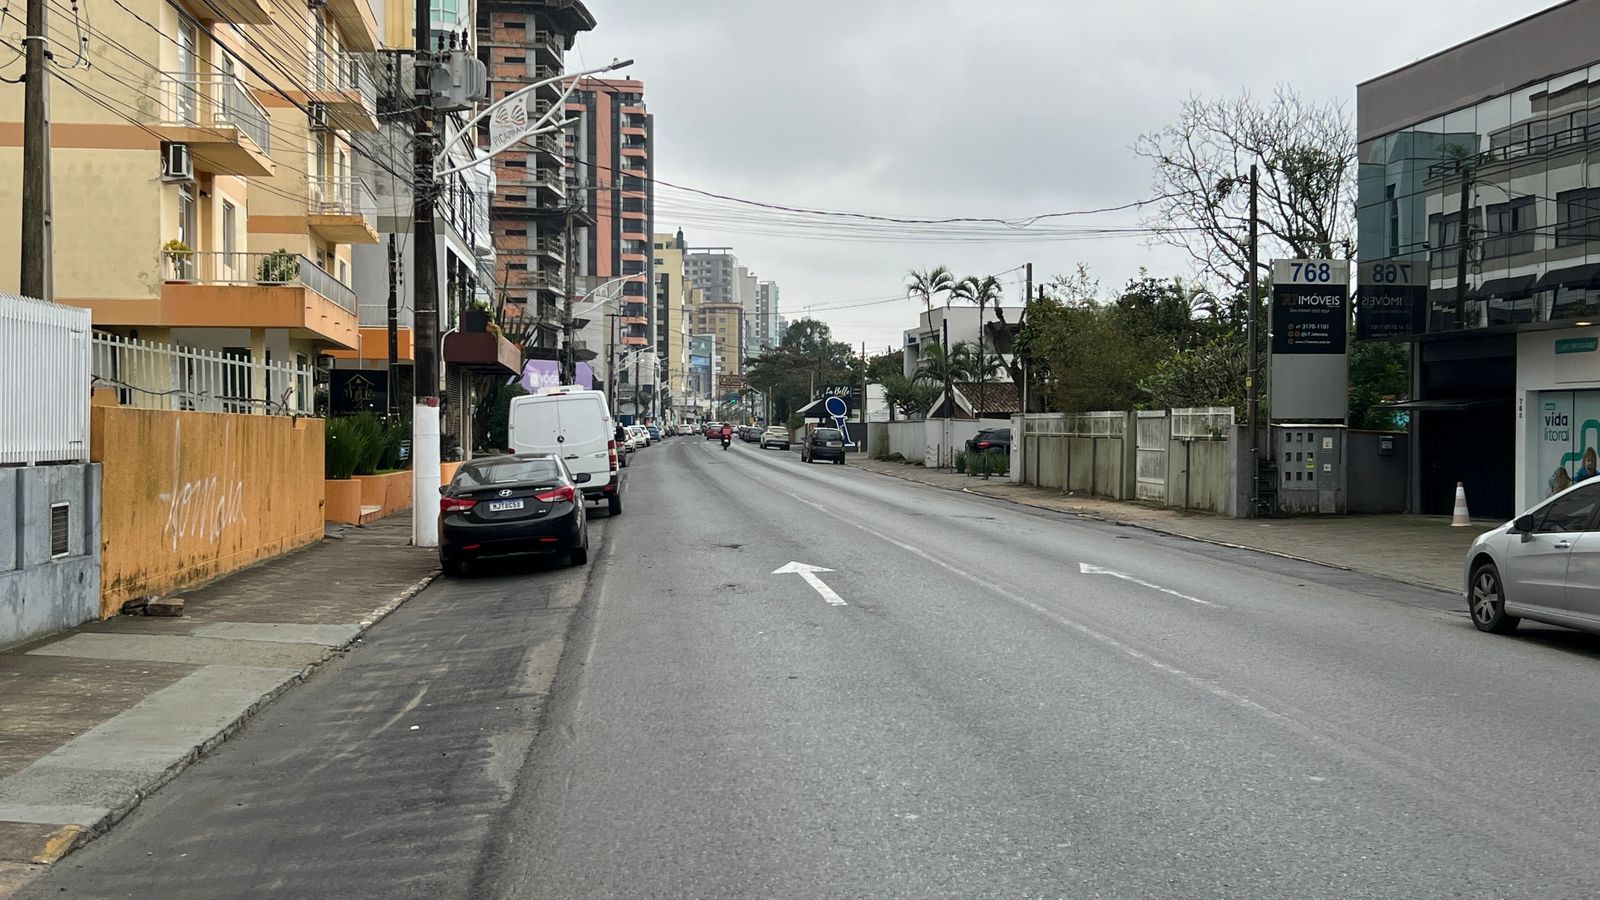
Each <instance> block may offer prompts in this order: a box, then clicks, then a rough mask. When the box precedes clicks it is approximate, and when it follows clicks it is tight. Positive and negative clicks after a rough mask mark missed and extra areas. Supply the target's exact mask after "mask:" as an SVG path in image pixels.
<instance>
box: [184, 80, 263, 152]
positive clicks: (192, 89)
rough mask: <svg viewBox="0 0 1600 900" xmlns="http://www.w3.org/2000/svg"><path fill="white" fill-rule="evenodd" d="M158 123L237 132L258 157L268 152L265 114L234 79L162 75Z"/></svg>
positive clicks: (260, 106)
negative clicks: (247, 139) (245, 139)
mask: <svg viewBox="0 0 1600 900" xmlns="http://www.w3.org/2000/svg"><path fill="white" fill-rule="evenodd" d="M160 77H161V112H160V116H161V122H162V123H164V124H170V125H188V126H191V127H195V128H215V127H217V126H219V125H220V126H225V127H232V128H237V129H239V132H240V133H241V134H243V135H244V136H246V137H248V138H249V139H250V140H251V142H252V143H254V144H255V145H256V146H257V147H259V148H260V149H261V152H262V153H271V152H272V146H271V144H272V129H271V127H270V125H269V121H270V120H269V119H268V118H267V110H266V108H265V107H263V106H262V105H261V104H260V102H258V101H257V100H256V98H255V97H254V96H253V95H251V93H250V91H248V90H246V89H245V86H244V84H243V83H242V82H240V81H239V79H238V78H235V77H233V76H231V75H206V76H200V75H189V74H186V73H182V72H162V73H161V75H160Z"/></svg>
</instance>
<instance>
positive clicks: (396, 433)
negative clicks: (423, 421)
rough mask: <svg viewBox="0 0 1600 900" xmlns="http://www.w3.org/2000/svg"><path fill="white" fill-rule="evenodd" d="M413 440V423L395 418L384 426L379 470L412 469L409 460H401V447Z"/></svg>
mask: <svg viewBox="0 0 1600 900" xmlns="http://www.w3.org/2000/svg"><path fill="white" fill-rule="evenodd" d="M410 439H411V423H410V422H407V421H406V420H404V419H402V418H400V417H399V416H395V417H393V418H391V419H390V420H389V421H388V422H387V423H386V424H385V425H384V426H383V435H382V448H383V452H382V453H380V454H379V456H378V468H379V469H382V470H384V471H389V470H391V469H408V468H410V467H411V460H410V459H409V458H407V459H405V460H402V459H400V445H401V444H403V443H405V442H406V441H408V440H410Z"/></svg>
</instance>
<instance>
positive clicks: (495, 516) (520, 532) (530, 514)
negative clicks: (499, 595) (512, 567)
mask: <svg viewBox="0 0 1600 900" xmlns="http://www.w3.org/2000/svg"><path fill="white" fill-rule="evenodd" d="M588 480H589V475H588V473H586V472H580V473H578V474H577V475H573V474H572V473H571V472H570V471H568V469H567V466H566V463H564V462H562V460H561V458H560V457H559V456H553V455H551V454H548V453H523V454H517V455H513V456H490V457H485V458H483V459H474V460H471V461H469V462H466V463H463V464H462V465H461V468H460V469H458V470H457V471H456V475H455V477H454V478H452V479H451V480H450V483H449V484H447V485H445V486H444V487H441V488H440V489H439V494H440V497H439V565H440V567H441V568H442V569H444V571H445V574H447V575H459V574H461V572H462V571H463V569H464V567H465V566H466V564H467V563H468V562H469V561H471V560H475V559H482V558H484V557H488V556H513V555H519V554H525V553H527V554H554V553H565V554H566V555H567V560H568V561H569V562H570V563H571V564H572V565H575V566H581V565H583V564H584V563H587V562H588V561H589V527H588V517H587V515H586V514H585V512H584V506H583V494H582V493H581V491H580V490H579V487H578V486H579V485H581V484H583V483H584V482H586V481H588Z"/></svg>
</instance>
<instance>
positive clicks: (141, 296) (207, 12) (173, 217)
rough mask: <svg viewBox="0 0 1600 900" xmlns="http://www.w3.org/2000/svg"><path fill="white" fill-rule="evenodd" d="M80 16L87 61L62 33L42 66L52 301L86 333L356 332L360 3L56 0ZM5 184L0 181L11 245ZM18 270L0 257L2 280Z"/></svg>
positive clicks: (364, 198) (365, 43)
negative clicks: (85, 13) (95, 1)
mask: <svg viewBox="0 0 1600 900" xmlns="http://www.w3.org/2000/svg"><path fill="white" fill-rule="evenodd" d="M80 26H81V29H82V32H81V33H83V35H84V37H85V38H86V43H85V48H86V56H85V57H84V62H85V65H77V64H76V63H77V59H76V58H75V54H74V52H73V51H70V50H66V47H67V46H70V45H63V46H62V48H60V49H62V50H63V51H64V52H65V55H64V56H63V55H62V53H60V52H58V53H57V54H56V60H55V66H54V69H53V71H54V73H55V74H56V75H57V81H56V83H55V84H54V85H53V86H52V98H51V118H52V137H53V141H52V143H53V151H52V166H53V173H52V174H53V179H52V181H53V214H54V215H53V228H54V235H53V242H54V260H53V262H54V266H53V271H54V294H55V296H54V299H55V300H56V301H57V302H60V303H66V304H71V305H76V306H82V307H88V308H89V309H91V310H92V312H93V322H94V325H95V327H96V328H97V329H100V330H104V331H110V332H116V333H121V334H125V335H137V336H138V337H140V338H144V339H147V340H158V341H168V342H171V343H173V344H176V345H179V346H187V347H195V348H202V349H208V350H218V351H222V352H224V353H226V354H228V355H231V356H235V357H239V358H247V359H250V360H252V361H255V362H268V361H270V362H286V361H287V362H298V363H305V364H310V363H313V362H314V361H315V359H316V358H317V357H318V356H319V355H321V354H322V353H323V352H325V351H327V350H329V349H333V348H347V347H353V346H355V345H356V342H357V340H358V336H357V308H358V298H357V296H356V293H355V291H354V290H353V288H352V287H351V283H350V282H351V278H350V251H351V247H352V246H353V245H359V244H364V243H372V242H375V241H376V240H377V234H376V230H375V227H374V222H373V216H374V214H375V208H374V204H373V201H372V198H371V194H370V191H369V190H368V189H367V187H366V185H364V184H363V183H362V182H361V181H360V179H358V178H357V177H356V174H355V171H356V167H355V165H354V163H353V158H354V153H355V151H354V148H353V144H352V141H351V137H352V135H353V134H356V133H360V132H364V131H370V130H373V129H375V128H376V127H377V118H376V105H375V103H376V91H375V87H374V84H375V80H376V79H375V72H374V62H373V61H374V59H375V53H376V51H378V50H379V49H380V47H381V42H380V38H379V34H378V31H377V24H376V16H375V14H374V11H373V8H372V6H371V5H370V4H369V2H368V0H327V2H326V3H321V4H314V5H309V6H308V5H307V4H305V3H302V2H293V0H180V2H168V0H126V2H122V3H118V4H116V5H115V6H110V7H106V8H104V10H103V11H101V12H99V13H98V14H97V15H95V16H94V17H93V20H92V22H91V21H88V20H85V21H84V22H82V23H77V22H74V21H73V19H72V16H71V15H69V14H63V13H62V11H61V8H59V7H57V8H56V9H55V10H54V13H53V20H52V22H51V27H52V29H54V33H55V34H76V33H79V32H78V31H77V30H75V29H77V28H79V27H80ZM91 61H92V64H88V63H90V62H91ZM21 108H22V89H21V87H20V86H16V87H12V86H4V88H3V89H0V121H3V122H5V123H7V126H8V127H5V128H3V129H0V134H4V135H9V136H10V137H7V138H0V154H3V155H4V156H5V157H6V158H7V160H8V161H9V162H10V163H11V164H12V166H13V171H15V166H16V165H17V164H18V163H19V162H20V156H21V152H20V148H19V146H18V144H19V143H20V135H21V129H20V127H19V125H20V122H21V120H22V115H21ZM17 184H18V183H17V182H16V181H7V182H6V183H5V184H4V185H0V196H4V197H5V202H4V203H0V207H3V212H0V235H5V237H3V238H0V240H8V241H10V242H11V243H12V246H15V245H16V242H17V231H18V228H19V221H18V217H17V210H18V207H19V197H18V195H17ZM16 271H17V263H16V259H15V258H14V257H0V278H3V281H0V284H9V285H12V286H14V285H15V284H16V278H17V275H16ZM8 289H9V288H8ZM242 388H243V389H248V390H249V391H250V392H251V393H250V396H251V397H252V398H255V399H263V398H264V396H265V393H266V391H267V386H266V385H264V384H252V385H248V386H242ZM152 389H154V388H152ZM234 389H235V390H237V389H240V388H238V387H236V388H234Z"/></svg>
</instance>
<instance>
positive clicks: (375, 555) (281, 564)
mask: <svg viewBox="0 0 1600 900" xmlns="http://www.w3.org/2000/svg"><path fill="white" fill-rule="evenodd" d="M410 538H411V520H410V515H409V513H404V514H401V515H397V516H393V517H391V518H388V519H385V520H383V521H381V522H377V523H374V524H372V525H369V526H367V527H365V528H341V529H339V530H338V531H334V532H330V537H329V539H326V540H323V541H322V542H320V543H318V544H315V545H313V546H310V547H307V548H305V549H302V550H298V551H296V552H294V553H291V554H288V555H286V556H283V557H279V558H277V559H274V560H270V561H268V562H265V563H262V564H260V565H258V566H255V567H253V568H250V569H247V570H245V571H242V572H237V573H235V574H233V575H229V576H227V577H225V578H222V579H219V580H217V581H215V582H213V583H211V584H209V585H206V586H205V587H202V588H198V589H195V590H191V591H185V592H182V594H181V596H182V597H183V598H184V600H185V601H186V608H185V612H184V615H183V616H182V617H181V618H155V617H144V616H118V617H116V618H113V619H109V620H107V621H104V622H94V623H90V624H87V625H84V626H82V627H80V628H77V629H74V630H72V631H67V632H63V633H61V634H57V635H52V636H50V637H48V638H43V639H40V640H37V641H33V642H30V643H27V644H22V645H19V646H16V647H12V648H9V649H7V650H5V651H4V652H0V895H3V894H4V893H5V892H6V886H7V881H8V875H9V876H11V878H12V879H13V880H16V879H20V877H22V876H25V875H28V874H31V873H30V871H29V869H30V868H31V867H34V866H38V865H46V864H49V863H52V862H54V861H56V860H58V859H60V857H61V856H63V855H65V854H66V853H68V852H70V851H71V850H72V849H73V848H75V847H76V846H78V845H79V844H81V843H82V842H84V841H85V840H88V839H90V838H92V837H93V836H94V835H95V834H97V833H99V832H101V831H103V830H105V829H106V828H108V827H110V826H111V825H112V824H113V823H115V822H116V821H117V820H119V819H121V818H122V817H123V816H125V815H127V814H128V812H129V811H130V810H132V809H133V808H134V807H135V806H137V805H138V804H139V803H140V801H142V800H143V799H144V798H145V797H146V796H148V795H149V794H150V793H151V792H152V791H154V790H156V789H157V788H159V787H160V786H161V785H163V784H165V783H166V782H168V781H170V780H171V779H172V778H173V777H174V776H176V775H177V774H178V773H179V772H180V771H182V770H183V769H184V768H185V767H187V766H188V765H189V764H190V763H192V762H194V761H195V760H196V759H198V758H199V757H200V756H201V755H203V754H204V753H206V752H207V751H209V750H211V749H212V748H214V747H215V746H216V745H217V744H219V743H221V742H222V741H223V740H225V739H227V737H228V736H229V735H230V734H232V733H233V732H234V731H235V730H237V729H238V728H239V727H240V726H241V725H242V724H243V723H244V722H245V721H246V720H247V719H248V718H249V717H250V716H251V715H252V714H253V713H254V712H255V711H256V710H257V709H259V708H261V707H262V706H263V705H265V704H266V703H268V702H270V701H271V700H272V699H273V698H274V697H276V696H277V695H279V694H280V693H282V692H283V691H285V690H287V689H288V688H290V687H292V686H293V685H294V684H296V683H297V682H299V681H301V680H302V679H304V678H305V677H306V676H307V675H308V674H309V673H310V672H311V671H312V670H313V669H314V668H316V666H317V665H319V664H320V663H322V662H323V661H324V660H326V659H328V658H329V657H330V656H332V655H333V654H335V653H337V652H339V651H340V650H342V649H343V648H345V647H346V646H347V645H349V644H350V643H351V642H353V641H354V640H356V639H357V638H358V637H359V636H360V635H361V634H362V633H363V632H364V631H366V629H368V628H369V627H371V626H372V624H373V623H374V622H376V621H378V620H379V619H381V618H383V616H385V615H387V614H388V613H389V612H390V611H392V610H393V609H394V608H395V607H396V606H398V605H399V604H400V603H402V602H404V600H405V599H406V598H408V597H410V596H411V595H413V594H415V593H416V592H417V591H419V590H421V589H422V588H423V587H424V586H426V584H427V583H428V582H429V581H430V580H432V578H433V577H434V574H435V570H436V567H437V562H438V560H437V557H436V556H435V555H434V554H433V553H432V552H430V551H426V550H417V549H415V548H413V547H411V546H410ZM8 870H9V871H8Z"/></svg>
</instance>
